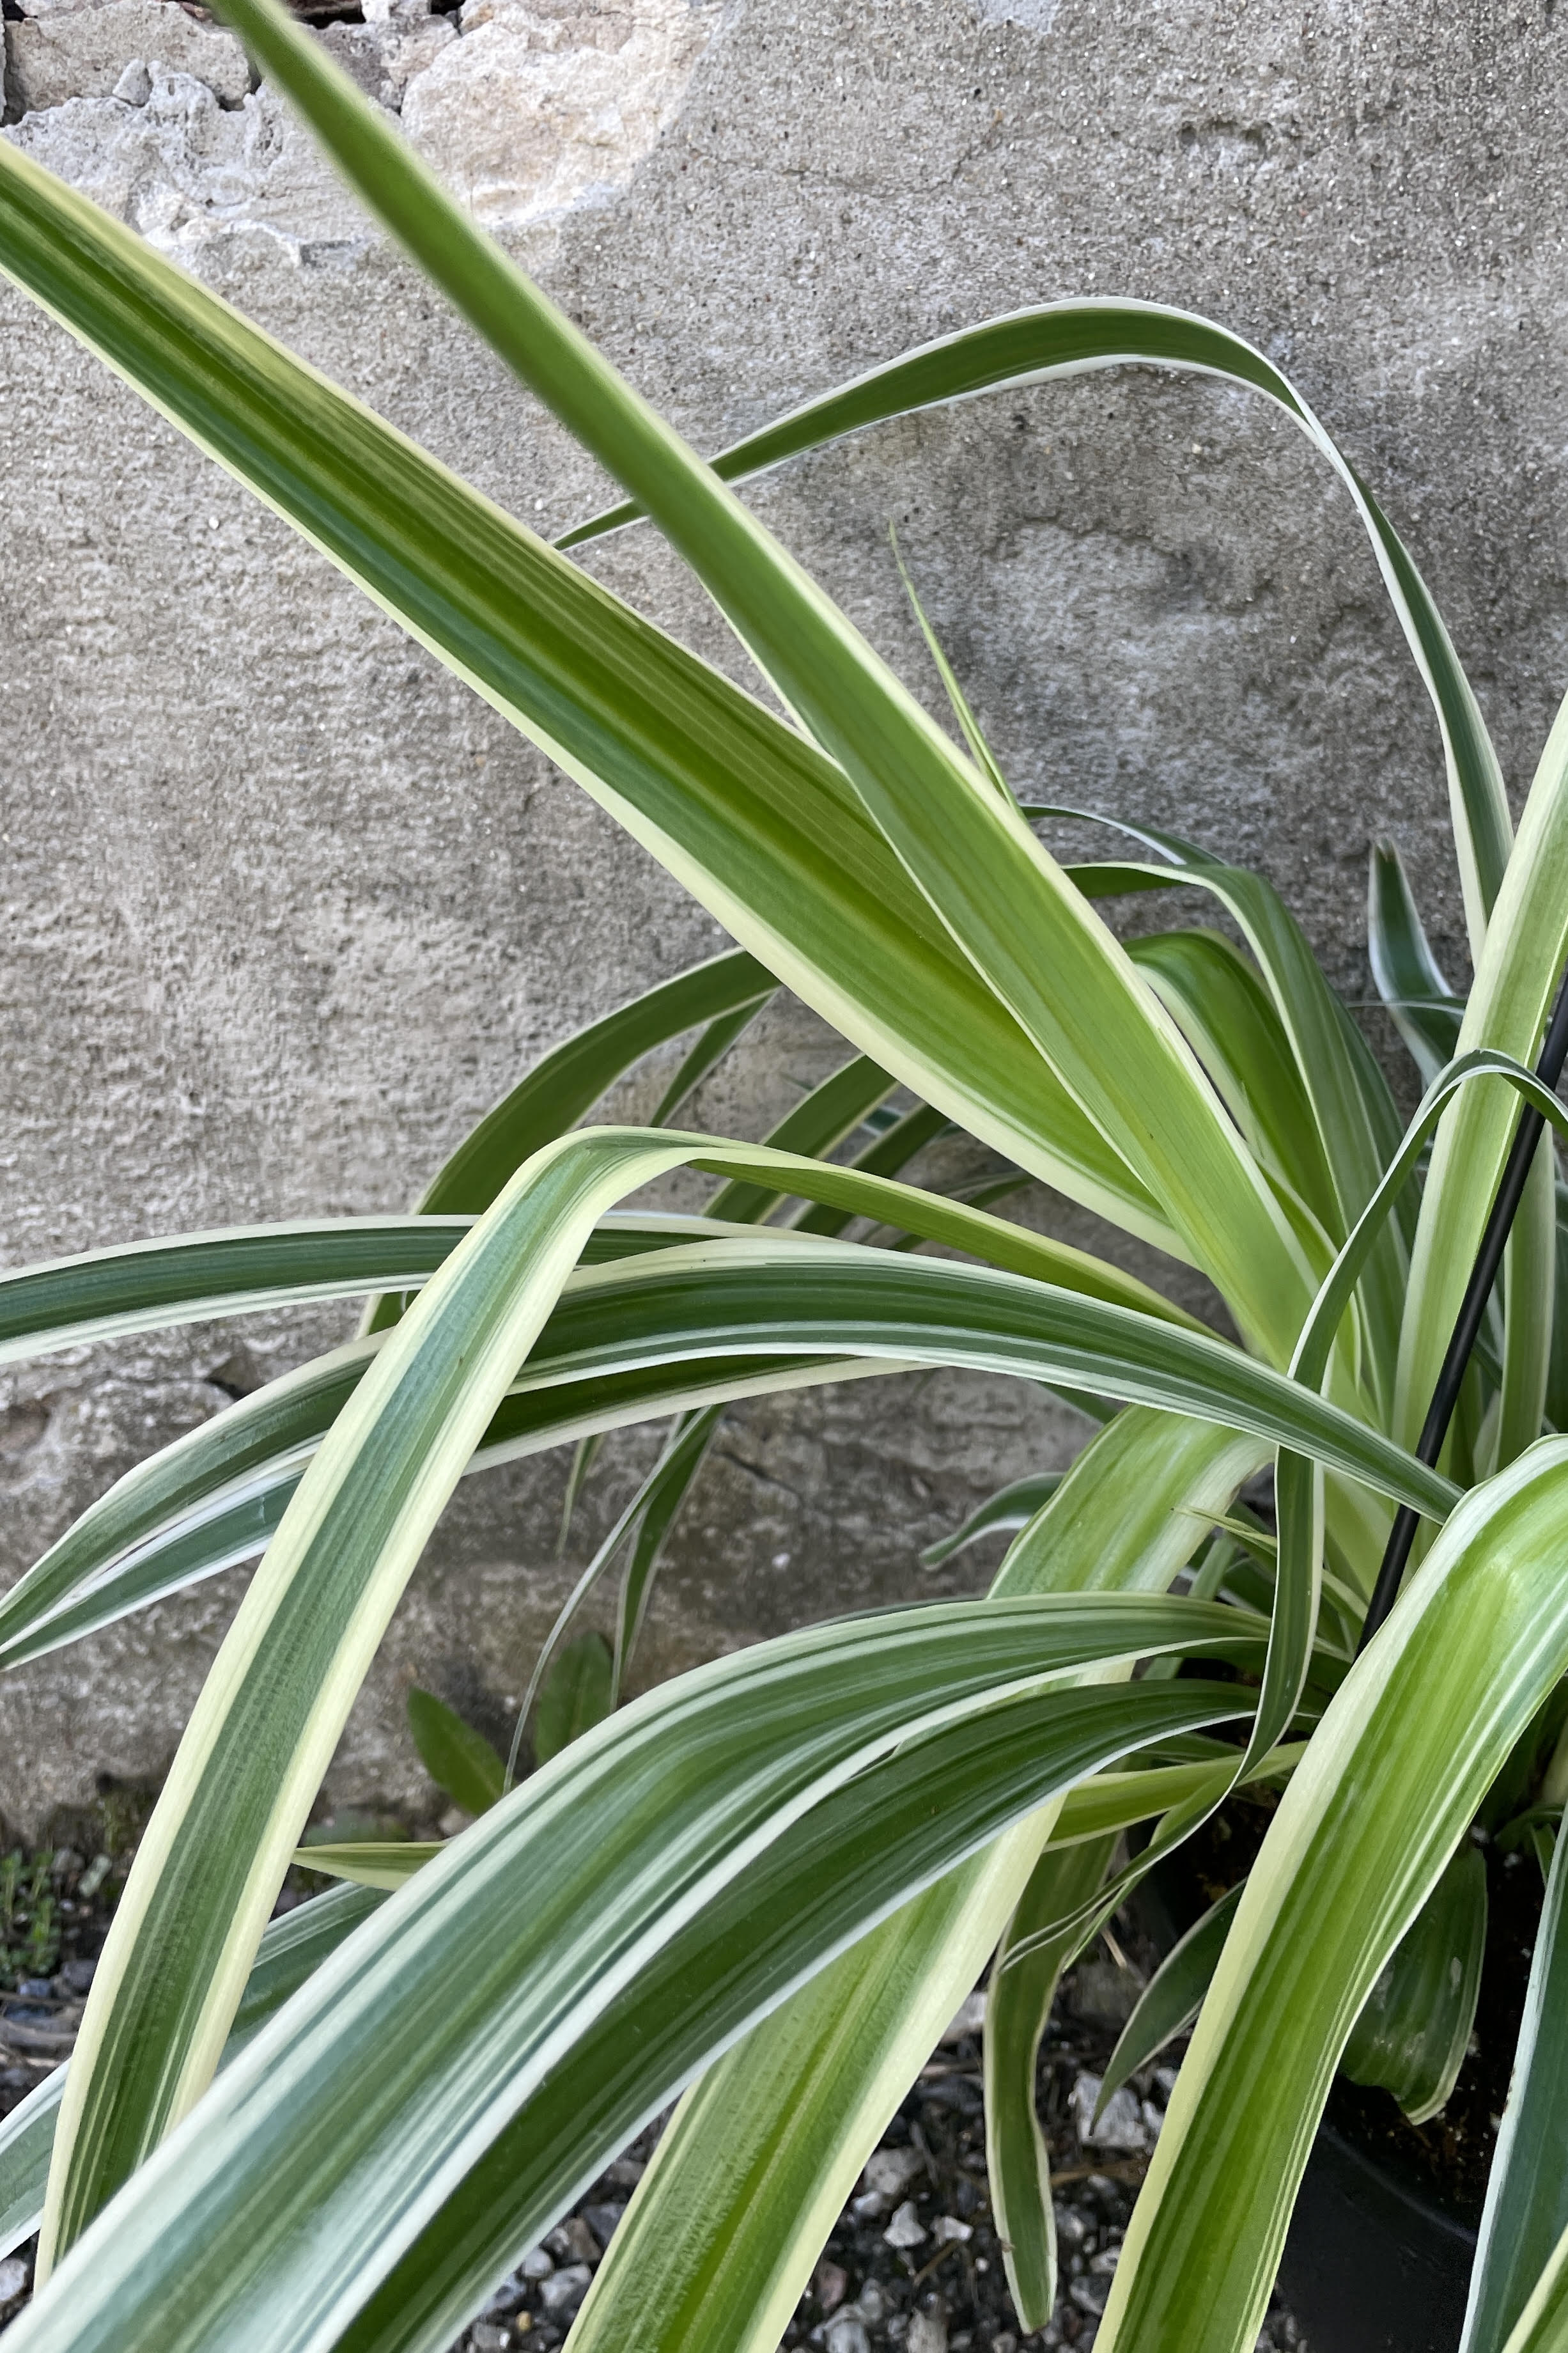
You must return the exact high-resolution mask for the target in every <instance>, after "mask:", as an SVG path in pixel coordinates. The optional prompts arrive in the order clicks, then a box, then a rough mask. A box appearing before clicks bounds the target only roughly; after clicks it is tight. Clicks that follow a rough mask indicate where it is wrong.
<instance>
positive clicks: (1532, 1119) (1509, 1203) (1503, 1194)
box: [1358, 972, 1568, 1655]
mask: <svg viewBox="0 0 1568 2353" xmlns="http://www.w3.org/2000/svg"><path fill="white" fill-rule="evenodd" d="M1564 1061H1568V972H1564V974H1563V980H1562V984H1561V986H1560V987H1559V988H1558V991H1557V1002H1556V1004H1555V1006H1554V1007H1553V1008H1552V1026H1551V1028H1550V1029H1548V1030H1547V1032H1546V1042H1545V1044H1544V1045H1543V1046H1542V1050H1541V1060H1539V1061H1538V1062H1537V1064H1536V1066H1535V1075H1536V1077H1537V1078H1538V1079H1539V1080H1540V1081H1541V1083H1542V1086H1543V1087H1546V1088H1548V1089H1549V1090H1551V1091H1552V1092H1556V1087H1557V1082H1558V1080H1559V1079H1560V1078H1561V1077H1562V1075H1563V1063H1564ZM1545 1124H1546V1120H1545V1115H1544V1113H1541V1112H1539V1111H1537V1110H1536V1108H1535V1105H1534V1104H1533V1103H1526V1104H1525V1106H1524V1109H1523V1110H1522V1112H1521V1113H1520V1118H1519V1125H1518V1126H1517V1127H1516V1128H1515V1130H1514V1133H1513V1145H1512V1147H1511V1149H1510V1153H1509V1155H1508V1162H1507V1165H1506V1166H1505V1167H1504V1169H1503V1172H1502V1181H1501V1183H1500V1185H1499V1187H1498V1188H1497V1198H1496V1200H1495V1201H1494V1202H1493V1203H1492V1208H1491V1215H1490V1217H1489V1219H1487V1229H1486V1231H1485V1233H1484V1234H1483V1235H1482V1236H1481V1247H1480V1250H1479V1254H1478V1256H1477V1259H1476V1263H1475V1266H1474V1268H1473V1270H1472V1271H1471V1274H1470V1280H1469V1282H1468V1284H1467V1285H1466V1288H1465V1296H1464V1298H1463V1300H1462V1301H1461V1302H1460V1305H1459V1313H1458V1316H1457V1317H1456V1318H1455V1322H1454V1331H1453V1336H1452V1338H1451V1339H1450V1340H1449V1342H1448V1348H1447V1355H1446V1356H1444V1358H1443V1369H1442V1371H1441V1372H1440V1373H1439V1374H1438V1376H1437V1386H1436V1388H1435V1389H1434V1390H1433V1392H1432V1402H1431V1404H1430V1405H1429V1406H1428V1407H1427V1409H1426V1422H1425V1424H1424V1425H1423V1427H1422V1431H1421V1436H1420V1439H1419V1440H1418V1442H1417V1444H1416V1448H1415V1452H1416V1455H1417V1457H1418V1458H1419V1460H1420V1461H1423V1462H1425V1463H1427V1464H1429V1465H1430V1464H1435V1463H1436V1460H1437V1457H1438V1455H1439V1454H1441V1452H1442V1451H1443V1440H1445V1438H1447V1435H1448V1424H1449V1423H1450V1421H1452V1419H1453V1418H1454V1408H1455V1406H1456V1405H1457V1404H1458V1401H1459V1385H1460V1383H1461V1382H1462V1381H1463V1379H1464V1377H1465V1368H1466V1366H1468V1363H1469V1361H1470V1350H1471V1349H1472V1348H1473V1347H1474V1346H1475V1345H1476V1335H1477V1333H1478V1332H1479V1330H1480V1328H1481V1317H1482V1316H1483V1315H1484V1314H1486V1307H1487V1301H1488V1300H1489V1298H1490V1297H1491V1289H1492V1285H1493V1283H1494V1282H1496V1281H1497V1272H1498V1269H1499V1267H1500V1265H1501V1264H1502V1254H1503V1247H1504V1245H1505V1243H1506V1242H1507V1240H1508V1237H1509V1229H1510V1227H1511V1226H1512V1224H1513V1221H1514V1218H1515V1216H1516V1215H1517V1213H1518V1210H1519V1205H1520V1203H1521V1200H1522V1199H1523V1198H1524V1187H1525V1180H1526V1178H1527V1177H1528V1176H1529V1175H1530V1164H1531V1161H1532V1160H1533V1159H1534V1157H1535V1147H1536V1145H1538V1144H1539V1143H1540V1141H1541V1134H1542V1128H1543V1127H1544V1126H1545ZM1418 1516H1419V1515H1418V1514H1416V1513H1415V1512H1413V1511H1412V1510H1411V1509H1410V1507H1409V1505H1408V1504H1401V1505H1400V1507H1399V1510H1398V1512H1397V1513H1396V1514H1394V1525H1393V1526H1392V1527H1391V1528H1390V1530H1389V1532H1388V1545H1387V1548H1386V1550H1385V1551H1384V1556H1383V1566H1382V1567H1381V1568H1380V1569H1379V1570H1378V1572H1377V1583H1376V1584H1375V1585H1374V1586H1373V1590H1372V1599H1371V1601H1370V1602H1369V1603H1368V1604H1367V1612H1366V1623H1365V1624H1364V1625H1363V1628H1362V1630H1361V1642H1360V1645H1359V1649H1360V1650H1361V1651H1364V1650H1365V1648H1366V1646H1367V1644H1368V1643H1369V1642H1370V1641H1371V1640H1372V1638H1373V1635H1374V1634H1375V1633H1376V1631H1377V1630H1378V1628H1379V1627H1380V1626H1381V1625H1382V1623H1383V1621H1384V1619H1385V1618H1386V1617H1387V1615H1388V1613H1389V1611H1390V1610H1391V1609H1393V1607H1394V1601H1395V1600H1396V1599H1397V1598H1398V1593H1399V1581H1400V1579H1401V1577H1403V1576H1404V1575H1405V1562H1406V1561H1407V1560H1408V1559H1409V1557H1410V1547H1411V1546H1412V1545H1413V1544H1414V1542H1415V1527H1416V1521H1417V1518H1418ZM1358 1655H1359V1652H1358Z"/></svg>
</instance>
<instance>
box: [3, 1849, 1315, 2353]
mask: <svg viewBox="0 0 1568 2353" xmlns="http://www.w3.org/2000/svg"><path fill="white" fill-rule="evenodd" d="M90 1830H91V1826H90V1825H89V1826H87V1832H86V1833H85V1834H84V1841H83V1842H84V1844H86V1845H87V1846H89V1847H94V1846H95V1841H94V1840H93V1838H92V1836H91V1835H90ZM111 1843H114V1841H113V1840H112V1839H110V1838H108V1837H106V1839H105V1842H104V1843H102V1844H97V1845H96V1848H95V1852H93V1853H92V1855H91V1858H90V1859H89V1857H87V1856H85V1855H84V1854H83V1853H82V1852H80V1851H79V1849H75V1848H69V1847H67V1848H62V1849H57V1850H53V1851H50V1852H47V1853H46V1854H45V1855H44V1856H43V1857H41V1858H38V1857H26V1856H24V1857H21V1858H20V1859H19V1862H18V1864H17V1866H16V1869H15V1871H12V1872H11V1873H9V1878H10V1879H11V1880H14V1881H15V1882H16V1885H15V1887H14V1889H13V1891H12V1900H11V1903H10V1906H9V1909H8V1908H7V1903H6V1890H7V1884H8V1876H7V1864H6V1862H5V1859H4V1858H0V2114H4V2113H6V2112H8V2111H9V2110H10V2109H11V2108H12V2107H14V2106H15V2105H16V2103H17V2101H18V2100H20V2099H21V2098H22V2097H23V2096H24V2095H25V2094H26V2093H27V2092H28V2091H30V2090H31V2089H32V2087H33V2085H34V2084H36V2083H37V2082H38V2081H39V2079H40V2077H41V2076H42V2075H44V2074H46V2073H47V2072H48V2070H49V2069H50V2068H51V2067H54V2066H56V2065H58V2063H59V2061H60V2059H61V2058H63V2057H65V2056H66V2055H67V2054H68V2052H69V2049H70V2046H71V2043H72V2041H73V2040H74V2037H75V2031H76V2027H77V2023H78V2021H79V2019H80V2016H81V2004H82V1997H83V1995H84V1994H85V1992H86V1991H87V1989H88V1987H89V1984H90V1983H91V1978H92V1963H93V1958H94V1957H95V1955H96V1953H97V1951H98V1948H99V1947H100V1944H101V1942H102V1936H103V1931H104V1927H105V1926H106V1925H107V1919H108V1915H109V1909H110V1905H111V1904H112V1900H113V1897H114V1894H116V1893H117V1890H118V1884H119V1883H121V1881H122V1879H123V1874H124V1870H125V1867H126V1858H125V1856H124V1855H123V1853H121V1855H118V1856H116V1857H114V1858H113V1859H112V1860H111V1859H110V1853H109V1852H108V1848H109V1845H110V1844H111ZM84 1890H85V1893H84V1892H83V1891H84ZM29 1891H30V1893H29ZM46 1899H47V1906H48V1909H47V1913H46V1915H45V1918H44V1923H43V1926H42V1929H40V1926H39V1917H38V1915H39V1913H40V1911H41V1910H43V1909H44V1905H45V1902H46ZM1134 1957H1135V1958H1137V1957H1143V1958H1147V1957H1146V1956H1141V1955H1139V1954H1138V1953H1137V1950H1136V1948H1134ZM39 1965H43V1966H47V1969H48V1974H47V1976H46V1975H43V1974H41V1973H35V1974H28V1971H29V1969H30V1968H33V1969H35V1970H37V1968H39ZM1136 1983H1137V1980H1136V1979H1135V1978H1134V1977H1133V1976H1132V1975H1131V1973H1130V1972H1129V1971H1128V1970H1127V1969H1125V1968H1122V1967H1121V1966H1120V1965H1119V1964H1118V1963H1117V1961H1115V1960H1114V1959H1108V1958H1106V1957H1103V1951H1102V1950H1101V1951H1100V1957H1090V1958H1089V1959H1088V1960H1086V1961H1084V1962H1083V1963H1081V1964H1080V1965H1079V1968H1077V1969H1076V1970H1074V1971H1073V1972H1072V1973H1071V1974H1070V1975H1069V1976H1068V1978H1067V1980H1066V1982H1065V1984H1064V1987H1063V1989H1062V1995H1061V1998H1060V2000H1058V2004H1057V2007H1056V2010H1055V2011H1054V2013H1053V2015H1052V2018H1051V2021H1050V2024H1049V2026H1048V2028H1047V2032H1046V2036H1045V2040H1044V2042H1043V2044H1042V2048H1041V2054H1040V2071H1039V2077H1038V2083H1037V2097H1038V2100H1039V2106H1040V2115H1041V2117H1042V2119H1043V2121H1044V2123H1045V2126H1046V2130H1047V2137H1048V2138H1049V2142H1050V2147H1051V2152H1052V2158H1053V2163H1054V2168H1055V2169H1054V2171H1053V2174H1052V2187H1053V2189H1054V2191H1055V2193H1056V2194H1055V2201H1054V2202H1055V2206H1056V2218H1057V2238H1058V2250H1059V2255H1060V2263H1061V2294H1060V2295H1059V2297H1058V2303H1057V2307H1056V2310H1055V2312H1054V2313H1053V2314H1052V2316H1051V2319H1050V2322H1049V2324H1048V2325H1047V2327H1046V2328H1045V2329H1043V2330H1041V2331H1040V2332H1038V2333H1037V2334H1036V2335H1034V2336H1032V2337H1022V2336H1021V2334H1020V2331H1019V2327H1018V2321H1017V2316H1016V2314H1015V2312H1014V2310H1013V2307H1012V2303H1011V2300H1010V2299H1009V2296H1008V2294H1007V2284H1006V2278H1005V2273H1004V2270H1003V2263H1002V2253H1001V2249H1000V2247H999V2245H998V2243H997V2240H996V2235H995V2232H994V2228H993V2225H992V2219H991V2209H990V2200H989V2195H988V2190H987V2184H986V2174H985V2134H984V2113H983V2105H982V2099H981V2077H980V2041H979V2034H978V2031H977V2030H978V2024H979V1998H978V1997H976V1998H974V1999H973V2000H971V2002H969V2003H968V2004H966V2005H965V2008H964V2010H963V2011H961V2012H960V2014H959V2017H958V2018H957V2019H956V2020H955V2021H953V2024H952V2027H951V2028H950V2029H949V2031H948V2033H947V2034H946V2035H945V2036H944V2037H943V2039H942V2044H941V2046H940V2047H939V2049H938V2050H937V2051H936V2052H934V2053H933V2054H932V2056H931V2061H930V2062H929V2063H928V2064H927V2065H926V2067H925V2068H924V2069H923V2070H922V2071H921V2076H920V2079H919V2081H918V2083H917V2084H915V2086H914V2088H913V2089H912V2090H911V2092H910V2095H909V2097H908V2098H907V2099H906V2100H905V2102H904V2104H903V2105H902V2107H901V2108H900V2111H899V2113H898V2115H897V2116H896V2117H895V2118H894V2119H893V2122H892V2124H891V2126H889V2130H888V2133H887V2135H886V2137H885V2138H884V2140H883V2143H882V2145H881V2147H879V2149H878V2150H877V2151H876V2152H875V2154H874V2155H873V2156H872V2158H871V2159H870V2161H869V2163H868V2166H867V2168H866V2170H865V2172H864V2173H863V2174H862V2176H861V2178H860V2181H859V2183H858V2187H857V2189H856V2193H855V2195H854V2197H853V2198H852V2199H851V2200H850V2201H849V2204H848V2206H847V2208H846V2210H845V2211H844V2212H843V2214H842V2215H841V2216H840V2217H839V2220H838V2221H837V2225H836V2227H835V2229H834V2232H833V2234H832V2236H831V2238H830V2239H829V2240H828V2242H827V2246H826V2250H825V2252H824V2254H823V2258H822V2261H821V2262H820V2263H819V2264H818V2265H817V2268H816V2274H815V2276H814V2278H813V2281H812V2284H811V2286H810V2288H809V2289H808V2291H807V2293H806V2294H805V2296H803V2298H802V2299H801V2303H800V2306H799V2307H798V2309H797V2311H796V2313H795V2317H794V2319H793V2320H792V2321H791V2322H790V2324H789V2327H787V2329H786V2330H785V2332H784V2347H786V2348H792V2353H793V2348H811V2353H879V2348H890V2347H897V2348H900V2353H1019V2348H1020V2347H1021V2346H1025V2345H1026V2346H1028V2347H1031V2348H1058V2347H1071V2348H1074V2353H1089V2348H1090V2347H1091V2346H1092V2345H1093V2343H1094V2337H1095V2331H1096V2329H1097V2327H1098V2326H1099V2320H1100V2314H1101V2313H1102V2312H1103V2310H1104V2308H1105V2301H1106V2297H1107V2295H1109V2293H1110V2279H1111V2274H1112V2273H1113V2272H1114V2271H1115V2268H1116V2257H1117V2252H1118V2250H1119V2249H1120V2247H1121V2240H1122V2234H1123V2232H1125V2230H1126V2227H1127V2221H1128V2218H1129V2216H1130V2215H1131V2211H1132V2201H1133V2198H1134V2196H1135V2195H1136V2192H1137V2188H1138V2184H1139V2182H1140V2181H1141V2180H1142V2176H1143V2173H1144V2170H1145V2168H1146V2166H1147V2164H1148V2159H1149V2152H1150V2150H1151V2149H1152V2147H1153V2143H1154V2139H1155V2137H1156V2136H1157V2134H1158V2132H1159V2128H1160V2125H1161V2122H1162V2119H1163V2113H1164V2106H1165V2102H1166V2100H1167V2098H1168V2097H1169V2094H1170V2090H1171V2086H1172V2084H1173V2082H1174V2080H1175V2078H1174V2071H1173V2066H1170V2065H1165V2064H1161V2065H1158V2066H1156V2067H1153V2068H1152V2069H1148V2070H1145V2071H1144V2073H1142V2074H1141V2075H1139V2076H1138V2077H1136V2078H1135V2079H1134V2081H1133V2084H1131V2085H1130V2086H1128V2087H1127V2088H1125V2089H1124V2090H1122V2091H1121V2092H1119V2093H1118V2094H1116V2096H1115V2098H1114V2099H1113V2100H1112V2101H1111V2102H1110V2105H1109V2107H1108V2109H1107V2111H1106V2114H1105V2116H1103V2117H1102V2118H1101V2120H1100V2128H1099V2130H1098V2132H1097V2133H1096V2134H1095V2136H1094V2137H1093V2139H1092V2140H1089V2139H1088V2138H1087V2137H1086V2134H1087V2132H1088V2129H1089V2118H1090V2116H1091V2114H1092V2111H1093V2107H1094V2103H1095V2099H1096V2096H1097V2095H1098V2093H1099V2089H1100V2075H1101V2073H1102V2072H1103V2069H1104V2066H1105V2062H1106V2059H1107V2057H1108V2056H1109V2054H1110V2049H1111V2047H1112V2044H1113V2043H1114V2042H1115V2039H1116V2035H1117V2032H1118V2031H1119V2029H1120V2026H1121V2022H1122V2021H1123V2020H1124V2019H1125V2017H1126V2016H1127V2014H1128V2011H1129V2009H1130V2007H1131V2000H1132V1999H1133V1997H1134V1995H1135V1991H1136ZM1167 2055H1168V2056H1171V2057H1175V2056H1179V2052H1174V2053H1172V2054H1167ZM657 2139H658V2127H657V2126H656V2127H654V2128H653V2129H652V2130H651V2131H649V2132H647V2133H645V2134H644V2135H643V2136H642V2137H641V2139H640V2140H638V2141H637V2142H636V2143H634V2145H633V2146H632V2147H631V2148H629V2149H628V2150H627V2151H626V2154H625V2155H624V2156H623V2157H621V2158H618V2159H617V2160H616V2163H615V2164H613V2165H611V2166H610V2167H609V2168H607V2170H606V2171H605V2173H604V2174H603V2175H601V2177H600V2179H598V2180H597V2181H596V2182H595V2185H594V2187H593V2189H591V2190H590V2192H589V2193H588V2195H587V2197H586V2198H584V2200H583V2201H582V2203H581V2204H580V2205H579V2207H578V2208H577V2211H575V2213H574V2214H573V2215H572V2216H570V2218H569V2219H568V2220H567V2221H564V2222H563V2223H562V2224H561V2225H560V2226H559V2227H558V2228H557V2229H556V2230H553V2231H552V2232H551V2233H550V2235H549V2237H548V2238H547V2239H546V2240H545V2241H544V2242H543V2244H542V2246H541V2247H538V2248H535V2249H534V2250H533V2251H532V2252H531V2253H530V2254H529V2255H528V2256H527V2257H525V2259H524V2261H523V2262H522V2263H521V2264H520V2266H519V2267H518V2269H517V2271H516V2272H515V2273H514V2274H512V2276H511V2278H510V2280H509V2281H508V2282H507V2283H506V2284H505V2286H504V2287H503V2288H502V2289H501V2290H500V2293H499V2294H498V2295H496V2296H495V2297H494V2298H493V2299H492V2301H491V2303H490V2305H489V2306H488V2308H487V2310H486V2311H485V2313H484V2315H483V2316H481V2317H480V2318H479V2320H477V2321H475V2322H474V2323H473V2324H472V2326H471V2327H469V2328H468V2329H467V2330H466V2331H465V2332H464V2335H463V2336H462V2337H461V2338H460V2339H459V2340H458V2347H457V2348H454V2353H524V2348H526V2353H553V2348H556V2347H558V2346H560V2345H562V2344H563V2342H564V2339H565V2337H566V2333H567V2331H568V2329H569V2328H570V2327H571V2323H572V2318H573V2316H574V2313H575V2311H576V2309H577V2306H579V2305H580V2304H581V2302H582V2300H583V2297H584V2295H585V2294H586V2292H587V2289H588V2284H589V2282H590V2280H591V2279H592V2277H593V2274H594V2272H595V2268H596V2267H597V2265H598V2263H599V2262H600V2260H601V2256H602V2253H603V2250H604V2248H605V2246H606V2245H607V2244H608V2242H609V2240H610V2238H611V2235H612V2234H613V2232H614V2231H615V2228H616V2223H617V2222H618V2221H619V2220H620V2218H621V2215H622V2214H623V2213H624V2212H625V2211H626V2201H627V2200H628V2199H629V2197H630V2196H631V2193H632V2190H633V2189H634V2188H635V2186H636V2184H637V2181H638V2180H639V2179H641V2176H642V2172H643V2168H644V2167H645V2165H646V2163H647V2158H648V2157H649V2155H650V2154H651V2152H652V2149H653V2147H654V2144H655V2142H656V2141H657ZM32 2255H33V2249H32V2246H31V2245H30V2244H29V2245H27V2246H26V2247H23V2248H20V2249H18V2250H17V2251H16V2253H14V2254H12V2255H10V2256H7V2257H5V2259H3V2260H0V2328H3V2327H4V2326H5V2323H7V2322H8V2321H10V2320H12V2319H14V2318H15V2317H16V2314H17V2313H18V2312H19V2311H21V2309H22V2308H23V2306H24V2305H25V2304H26V2299H27V2296H28V2295H29V2293H30V2291H31V2285H32ZM1258 2353H1307V2348H1306V2347H1305V2342H1304V2340H1303V2339H1302V2337H1300V2334H1299V2332H1298V2330H1297V2329H1296V2327H1295V2325H1294V2323H1293V2322H1292V2321H1291V2319H1290V2318H1289V2315H1288V2314H1287V2313H1285V2312H1284V2311H1283V2310H1282V2309H1281V2308H1280V2307H1279V2305H1278V2304H1276V2305H1275V2306H1273V2307H1272V2308H1271V2310H1270V2313H1269V2316H1268V2323H1267V2326H1266V2327H1265V2328H1264V2330H1263V2333H1262V2335H1261V2336H1260V2337H1259V2338H1258Z"/></svg>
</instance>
